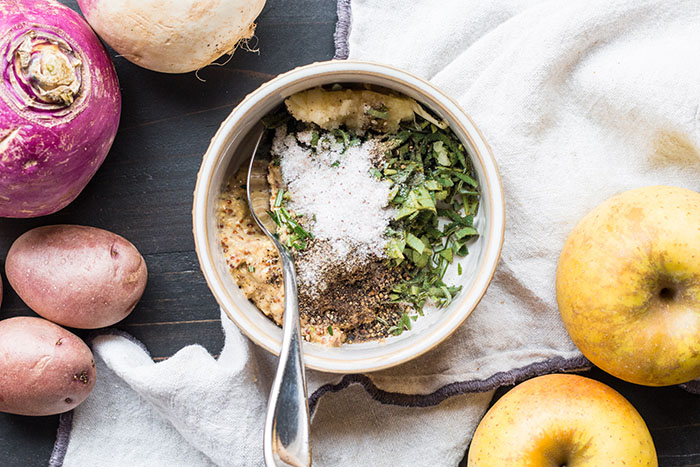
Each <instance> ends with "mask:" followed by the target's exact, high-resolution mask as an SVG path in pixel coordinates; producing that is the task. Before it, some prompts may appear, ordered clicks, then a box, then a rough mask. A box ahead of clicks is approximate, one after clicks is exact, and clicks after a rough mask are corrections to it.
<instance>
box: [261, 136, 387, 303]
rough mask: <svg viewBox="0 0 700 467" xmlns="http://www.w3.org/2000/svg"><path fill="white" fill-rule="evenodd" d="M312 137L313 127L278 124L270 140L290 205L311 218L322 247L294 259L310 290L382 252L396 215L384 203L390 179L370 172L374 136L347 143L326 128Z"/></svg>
mask: <svg viewBox="0 0 700 467" xmlns="http://www.w3.org/2000/svg"><path fill="white" fill-rule="evenodd" d="M313 139H314V138H313V135H312V132H311V131H304V132H300V133H297V134H296V135H294V134H288V133H287V132H286V129H285V128H284V127H280V128H278V129H277V131H276V133H275V138H274V140H273V143H272V154H273V155H275V156H278V157H279V159H280V168H281V171H282V180H283V183H284V184H285V185H286V190H287V192H288V193H289V196H290V201H289V203H288V205H287V207H288V209H291V210H292V211H294V212H295V213H296V214H297V215H302V216H304V217H305V218H306V219H309V220H311V222H309V227H310V230H311V232H312V233H313V234H314V236H315V237H316V239H317V240H319V241H320V242H321V243H322V244H324V245H325V246H326V247H325V248H324V250H323V251H324V252H325V254H323V255H306V256H305V257H303V260H302V261H301V262H298V263H297V269H298V272H299V280H300V282H301V283H303V284H304V285H305V286H306V287H307V288H309V289H310V290H308V292H310V294H312V295H313V294H314V293H316V292H319V291H323V290H324V289H325V288H326V285H327V284H326V283H325V281H324V272H326V271H329V270H331V269H333V268H338V267H341V268H343V269H344V270H352V269H353V268H354V267H358V266H361V265H362V264H367V263H368V262H370V261H374V260H376V259H377V258H383V257H385V252H384V249H385V247H386V243H387V238H386V236H385V232H386V229H387V227H388V226H389V222H390V221H391V219H393V217H394V215H395V214H396V210H395V209H394V208H391V207H388V202H389V201H388V200H389V191H390V189H391V184H390V182H388V181H380V180H378V179H377V178H376V177H375V176H374V175H373V174H372V172H371V171H372V169H373V165H372V162H371V161H372V160H376V159H377V154H376V153H377V152H378V150H379V149H378V144H377V142H376V141H375V140H373V139H368V140H366V141H364V142H362V143H359V144H356V145H348V146H346V145H345V144H343V142H342V141H338V140H337V139H336V138H335V137H334V136H333V135H332V134H330V133H325V134H323V136H321V137H320V138H318V141H313ZM312 142H313V143H316V144H315V147H312Z"/></svg>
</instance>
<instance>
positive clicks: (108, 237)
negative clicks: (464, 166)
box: [5, 225, 148, 329]
mask: <svg viewBox="0 0 700 467" xmlns="http://www.w3.org/2000/svg"><path fill="white" fill-rule="evenodd" d="M5 273H6V274H7V280H8V281H9V283H10V285H11V286H12V288H14V289H15V291H16V292H17V295H19V296H20V298H21V299H22V300H24V302H25V303H26V304H27V305H28V306H29V307H30V308H31V309H32V310H34V311H35V312H36V313H37V314H39V315H41V316H43V317H44V318H46V319H48V320H50V321H53V322H55V323H58V324H62V325H64V326H69V327H73V328H81V329H95V328H101V327H105V326H110V325H112V324H114V323H116V322H118V321H121V320H122V319H124V318H125V317H126V316H127V315H128V314H129V313H131V311H132V310H133V309H134V307H135V306H136V303H137V302H138V301H139V299H140V298H141V295H142V294H143V291H144V289H145V287H146V280H147V277H148V272H147V269H146V262H145V261H144V259H143V257H142V256H141V254H140V253H139V252H138V250H137V249H136V247H134V245H132V244H131V243H130V242H129V241H127V240H126V239H124V238H123V237H120V236H119V235H117V234H114V233H112V232H108V231H106V230H102V229H98V228H95V227H85V226H80V225H52V226H44V227H38V228H36V229H32V230H30V231H28V232H26V233H24V234H23V235H21V236H20V237H19V238H18V239H17V240H15V242H14V243H13V244H12V246H11V247H10V251H9V252H8V254H7V259H6V261H5Z"/></svg>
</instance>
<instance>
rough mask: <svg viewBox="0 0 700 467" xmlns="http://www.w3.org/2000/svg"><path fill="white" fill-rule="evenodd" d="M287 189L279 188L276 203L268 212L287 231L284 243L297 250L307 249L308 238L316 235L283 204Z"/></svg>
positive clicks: (278, 225)
mask: <svg viewBox="0 0 700 467" xmlns="http://www.w3.org/2000/svg"><path fill="white" fill-rule="evenodd" d="M284 195H285V191H284V190H282V189H280V190H277V194H276V195H275V204H274V205H273V206H272V209H271V210H270V211H267V214H268V215H269V216H270V217H271V218H272V220H273V221H274V223H275V224H277V227H280V228H284V229H285V230H284V232H285V233H286V239H285V241H284V244H285V246H286V247H287V248H295V249H297V250H304V249H306V240H307V239H309V240H311V239H313V238H314V236H313V234H312V233H311V232H309V231H307V230H306V229H305V228H304V227H302V225H301V224H300V223H299V222H298V221H297V219H296V216H294V215H292V214H291V213H290V212H289V211H287V209H286V208H285V207H284V206H282V204H283V202H284Z"/></svg>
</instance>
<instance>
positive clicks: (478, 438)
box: [467, 375, 658, 467]
mask: <svg viewBox="0 0 700 467" xmlns="http://www.w3.org/2000/svg"><path fill="white" fill-rule="evenodd" d="M605 465H620V466H624V465H627V466H657V465H658V461H657V459H656V449H654V443H653V441H652V439H651V435H650V434H649V430H648V429H647V426H646V424H645V423H644V420H642V417H641V416H640V415H639V413H638V412H637V411H636V410H635V408H634V407H632V404H630V403H629V402H627V399H625V398H624V397H622V396H621V395H620V394H619V393H618V392H616V391H615V390H614V389H612V388H610V387H609V386H606V385H605V384H603V383H599V382H598V381H595V380H592V379H589V378H584V377H583V376H577V375H546V376H539V377H537V378H534V379H531V380H528V381H525V382H524V383H521V384H519V385H518V386H516V387H515V388H513V389H511V390H510V391H509V392H507V393H506V395H504V396H503V397H501V398H500V399H499V400H498V401H497V402H496V404H494V406H493V407H491V409H490V410H489V411H488V412H487V413H486V415H485V416H484V418H483V419H482V420H481V423H480V424H479V426H478V427H477V429H476V432H475V433H474V438H473V440H472V444H471V446H470V447H469V456H468V458H467V467H491V466H492V467H505V466H508V467H525V466H527V467H559V466H576V467H600V466H605Z"/></svg>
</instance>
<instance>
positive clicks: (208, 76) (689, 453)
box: [0, 0, 700, 467]
mask: <svg viewBox="0 0 700 467" xmlns="http://www.w3.org/2000/svg"><path fill="white" fill-rule="evenodd" d="M64 3H65V4H67V5H69V6H70V7H71V8H74V9H76V10H77V9H78V7H77V4H76V2H75V0H64ZM335 19H336V13H335V1H334V0H325V1H323V2H321V1H318V0H268V2H267V5H266V7H265V9H264V11H263V13H262V15H261V16H260V17H259V19H258V22H257V23H258V28H257V37H258V39H259V42H258V45H259V48H260V53H259V54H255V53H247V52H244V51H239V52H237V53H236V54H235V55H234V57H233V58H232V59H231V61H230V62H229V63H227V64H226V65H225V66H223V67H214V66H212V67H208V68H205V69H203V70H201V71H200V72H199V76H200V77H201V78H202V79H204V80H206V82H201V81H199V80H198V79H197V78H196V77H195V76H194V74H193V73H190V74H185V75H166V74H159V73H154V72H150V71H147V70H144V69H141V68H139V67H137V66H135V65H132V64H131V63H129V62H128V61H126V60H125V59H123V58H120V57H117V56H116V54H115V53H114V52H111V54H112V57H114V63H115V66H116V69H117V73H118V75H119V80H120V83H121V88H122V96H123V108H122V118H121V125H120V129H119V132H118V134H117V138H116V140H115V142H114V146H113V147H112V150H111V152H110V153H109V155H108V157H107V159H106V161H105V163H104V164H103V165H102V167H101V168H100V170H99V171H98V172H97V175H96V176H95V177H94V179H93V180H92V181H91V182H90V184H89V185H88V186H87V188H85V190H84V191H83V193H82V194H81V195H80V196H79V197H78V199H76V200H75V201H74V202H73V203H72V204H71V205H69V206H68V207H67V208H65V209H63V210H62V211H60V212H59V213H56V214H54V215H51V216H46V217H42V218H37V219H26V220H16V219H15V220H13V219H3V220H2V221H1V222H0V263H2V264H1V265H0V266H2V271H3V274H4V258H5V255H6V253H7V250H8V249H9V247H10V245H11V243H12V241H13V240H14V239H15V238H17V237H18V236H19V235H20V234H22V233H23V232H25V231H26V230H29V229H30V228H33V227H36V226H40V225H48V224H57V223H70V224H85V225H92V226H96V227H101V228H104V229H107V230H110V231H113V232H116V233H118V234H121V235H123V236H124V237H126V238H128V239H129V240H130V241H132V242H133V243H134V244H135V245H136V247H137V248H138V249H139V250H140V251H141V252H142V254H143V255H144V257H145V258H146V261H147V263H148V268H149V278H148V286H147V288H146V292H145V293H144V296H143V298H142V300H141V302H140V303H139V304H138V306H137V307H136V309H135V310H134V312H133V313H132V314H131V315H130V316H129V317H128V318H127V319H126V320H124V321H123V322H121V323H119V324H118V325H117V327H118V328H120V329H123V330H125V331H127V332H129V333H131V334H132V335H134V336H136V337H137V338H138V339H140V340H141V341H142V342H144V343H145V344H146V345H147V346H148V348H149V350H150V352H151V354H152V355H153V356H154V358H155V359H156V360H162V359H164V358H167V357H168V356H170V355H172V354H173V353H175V352H176V351H177V350H178V349H180V348H181V347H183V346H185V345H188V344H194V343H197V344H201V345H203V346H204V347H206V348H207V350H209V352H211V353H212V354H218V353H219V351H220V350H221V347H222V345H223V335H222V332H221V323H220V319H219V310H218V307H217V305H216V303H215V301H214V299H213V298H212V296H211V294H210V293H209V289H208V288H207V285H206V283H205V281H204V278H203V277H202V274H201V272H200V269H199V264H198V262H197V258H196V255H195V252H194V242H193V239H192V221H191V204H192V191H193V189H194V185H195V178H196V175H197V171H198V169H199V165H200V162H201V157H202V154H203V153H204V151H205V150H206V148H207V146H208V144H209V140H210V138H211V137H212V136H213V135H214V133H215V131H216V130H217V128H218V127H219V124H220V123H221V121H222V120H223V119H224V118H225V117H226V116H227V115H228V114H229V112H230V111H231V110H232V109H233V108H234V106H235V105H236V104H238V102H240V100H241V99H242V98H243V97H244V96H245V95H246V94H248V93H249V92H251V91H253V90H254V89H255V88H257V87H258V86H259V85H260V84H262V83H263V82H265V81H268V80H269V79H271V78H273V77H274V76H276V75H277V74H279V73H282V72H285V71H287V70H290V69H292V68H294V67H296V66H299V65H304V64H307V63H311V62H314V61H319V60H327V59H330V58H332V56H333V32H334V30H335ZM3 280H4V283H3V288H4V290H5V297H4V299H3V303H2V308H0V317H2V318H6V317H10V316H17V315H32V314H33V313H32V312H31V311H30V310H29V309H28V308H27V307H26V306H25V305H24V303H23V302H22V301H21V300H20V299H19V298H18V297H17V295H16V294H15V293H14V292H13V291H12V290H11V288H10V287H9V284H8V283H7V281H6V280H5V279H4V278H3ZM79 334H82V333H79ZM82 335H84V334H82ZM589 376H591V377H593V378H595V379H598V380H600V381H603V382H605V383H607V384H609V385H611V386H612V387H614V388H615V389H617V390H618V391H619V392H621V393H622V394H623V395H624V396H625V397H627V398H628V399H629V400H630V402H632V404H634V405H635V407H637V409H638V410H639V412H640V413H641V414H642V416H643V417H644V419H645V420H646V422H647V424H648V426H649V428H650V430H651V433H652V436H653V437H654V441H655V443H656V447H657V450H658V454H659V461H660V464H661V465H673V466H676V465H700V396H693V395H691V394H688V393H686V392H685V391H683V390H681V389H679V388H677V387H669V388H644V387H639V386H635V385H632V384H627V383H624V382H621V381H619V380H617V379H615V378H612V377H611V376H608V375H606V374H604V373H603V372H602V371H600V370H595V369H594V370H593V371H592V372H591V373H590V374H589ZM506 390H507V388H504V389H502V390H500V391H498V395H501V394H503V393H505V391H506ZM57 425H58V417H57V416H53V417H22V416H16V415H8V414H0V466H2V467H9V466H41V465H46V463H47V462H48V458H49V455H50V453H51V448H52V446H53V442H54V438H55V434H56V428H57ZM163 465H167V461H165V460H164V464H163Z"/></svg>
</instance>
